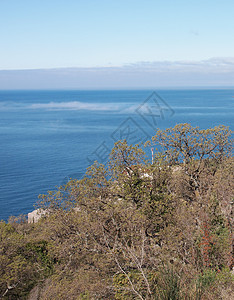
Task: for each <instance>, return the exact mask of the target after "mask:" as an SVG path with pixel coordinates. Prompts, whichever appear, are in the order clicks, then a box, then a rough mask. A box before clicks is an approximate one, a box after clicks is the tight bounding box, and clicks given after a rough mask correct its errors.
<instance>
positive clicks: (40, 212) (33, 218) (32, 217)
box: [28, 208, 47, 223]
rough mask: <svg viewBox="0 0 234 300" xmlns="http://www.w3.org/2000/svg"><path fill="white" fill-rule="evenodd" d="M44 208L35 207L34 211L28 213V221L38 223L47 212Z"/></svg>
mask: <svg viewBox="0 0 234 300" xmlns="http://www.w3.org/2000/svg"><path fill="white" fill-rule="evenodd" d="M46 212H47V211H46V210H44V209H40V208H39V209H35V210H34V211H32V212H30V213H28V223H37V222H38V221H39V220H40V218H41V217H43V216H44V215H45V214H46Z"/></svg>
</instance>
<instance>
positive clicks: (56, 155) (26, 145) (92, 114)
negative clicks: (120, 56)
mask: <svg viewBox="0 0 234 300" xmlns="http://www.w3.org/2000/svg"><path fill="white" fill-rule="evenodd" d="M154 92H156V93H154ZM233 102H234V89H220V90H217V89H215V90H204V89H203V90H157V91H150V90H142V91H140V90H129V91H0V141H1V144H0V220H1V219H3V220H7V219H8V217H9V216H11V215H14V216H17V215H20V214H26V213H28V212H30V211H32V210H33V209H34V204H35V203H36V201H37V200H38V195H39V194H43V193H46V192H47V191H48V190H54V189H55V188H56V186H60V185H61V184H65V183H66V182H67V181H68V179H69V178H81V177H82V176H83V174H84V172H85V169H86V168H87V167H88V166H89V165H91V164H92V162H93V161H94V160H98V161H100V162H102V163H105V162H106V161H107V158H108V153H109V151H110V150H111V148H112V147H113V144H114V142H115V141H117V140H119V139H126V140H127V141H128V142H129V143H133V144H135V143H141V142H142V143H143V142H145V141H146V140H148V139H150V137H151V136H152V135H153V134H154V132H155V130H156V129H157V128H160V129H164V128H167V127H171V126H174V125H175V124H178V123H191V124H192V125H194V126H199V127H201V128H209V127H213V126H216V125H219V124H223V125H227V126H230V128H231V129H232V130H233V120H234V110H233ZM146 151H147V153H148V154H149V157H150V150H149V149H146Z"/></svg>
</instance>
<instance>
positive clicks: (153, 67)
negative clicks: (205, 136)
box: [0, 57, 234, 109]
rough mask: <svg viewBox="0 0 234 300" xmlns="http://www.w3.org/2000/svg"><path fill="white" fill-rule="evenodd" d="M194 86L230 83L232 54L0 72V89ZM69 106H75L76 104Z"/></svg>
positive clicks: (233, 65)
mask: <svg viewBox="0 0 234 300" xmlns="http://www.w3.org/2000/svg"><path fill="white" fill-rule="evenodd" d="M196 86H200V87H206V86H209V87H211V86H213V87H217V86H223V87H225V86H226V87H227V86H234V57H229V58H228V57H223V58H222V57H221V58H220V57H219V58H211V59H207V60H201V61H192V60H191V61H187V60H184V61H181V60H180V61H154V62H151V61H143V62H137V63H132V64H126V65H123V66H112V67H95V68H94V67H93V68H58V69H37V70H5V71H4V70H2V71H0V89H125V88H134V89H140V88H150V89H152V88H158V87H162V88H164V87H196ZM73 105H75V106H77V107H78V106H79V105H80V104H71V106H73ZM80 107H82V105H80ZM58 109H59V107H58ZM68 109H69V108H68ZM81 109H82V108H81ZM90 109H91V106H90ZM94 109H95V108H94Z"/></svg>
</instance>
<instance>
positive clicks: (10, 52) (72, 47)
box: [0, 0, 234, 88]
mask: <svg viewBox="0 0 234 300" xmlns="http://www.w3.org/2000/svg"><path fill="white" fill-rule="evenodd" d="M233 15H234V1H233V0H223V1H220V0H213V1H211V0H206V1H204V0H203V1H201V0H197V1H192V0H191V1H189V0H186V1H185V0H164V1H162V0H144V1H143V0H134V1H133V0H118V1H117V0H116V1H114V0H82V1H81V0H76V1H75V0H66V1H64V0H40V1H38V0H33V1H32V0H20V1H19V0H0V70H25V69H50V68H96V67H102V68H103V67H104V68H106V70H110V69H108V67H112V68H113V67H123V66H124V67H125V66H128V65H132V64H134V65H135V67H137V66H139V67H142V63H145V62H147V64H151V63H152V64H153V65H154V66H155V62H156V64H159V63H160V62H162V63H163V64H165V62H167V65H164V66H165V68H166V67H168V64H170V65H171V66H173V65H174V64H175V63H177V62H179V64H180V65H181V62H188V63H190V65H193V64H196V65H197V64H199V63H201V62H202V63H203V64H204V61H209V60H210V59H213V61H214V59H216V58H218V59H219V62H220V60H222V59H224V60H225V62H226V64H227V61H230V62H231V63H230V66H231V67H232V71H233V70H234V69H233V57H234V38H233V37H234V18H233ZM157 66H158V65H157ZM219 67H220V72H221V73H222V72H223V69H222V65H221V64H220V65H219ZM139 70H140V69H139ZM165 70H166V69H165ZM216 71H217V70H216ZM2 74H3V73H2ZM4 74H5V73H4ZM231 74H232V75H233V72H231ZM2 76H3V75H2ZM230 80H232V79H231V78H230ZM143 85H144V84H143ZM0 88H2V87H1V83H0Z"/></svg>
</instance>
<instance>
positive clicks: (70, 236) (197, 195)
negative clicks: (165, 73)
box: [0, 124, 234, 300]
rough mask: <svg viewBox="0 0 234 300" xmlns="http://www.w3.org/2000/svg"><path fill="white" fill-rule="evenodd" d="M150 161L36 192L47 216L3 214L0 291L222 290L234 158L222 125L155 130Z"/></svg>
mask: <svg viewBox="0 0 234 300" xmlns="http://www.w3.org/2000/svg"><path fill="white" fill-rule="evenodd" d="M150 143H151V144H152V143H159V144H160V145H161V146H162V147H161V151H158V152H157V153H156V154H155V157H154V162H153V164H151V163H150V162H149V161H147V159H146V155H145V152H144V151H143V149H142V148H141V147H140V146H139V145H128V144H127V142H126V141H119V142H117V143H116V144H115V146H114V148H113V149H112V152H111V153H110V160H109V163H108V165H106V166H105V165H103V164H99V163H98V162H95V163H94V164H93V165H92V166H91V167H89V168H88V169H87V172H86V174H85V176H84V177H83V178H82V179H81V180H71V181H69V182H68V183H67V184H66V186H62V187H59V188H58V190H57V191H50V192H48V194H47V195H41V196H40V202H39V207H40V208H42V209H44V210H46V212H47V213H46V215H45V216H44V217H43V218H41V219H40V220H39V222H38V223H35V224H27V222H26V221H25V220H24V219H23V218H19V219H16V218H11V219H10V220H9V223H5V222H1V223H0V241H1V244H0V299H26V298H28V299H159V300H161V299H224V295H229V294H230V293H232V291H233V276H232V275H231V273H230V270H231V269H232V267H233V260H232V257H233V249H232V242H233V241H232V235H231V233H232V231H231V228H232V225H233V218H232V204H231V203H232V201H233V194H232V191H233V182H234V181H233V158H232V156H231V152H230V132H229V131H228V129H227V128H226V127H224V126H219V127H215V128H212V129H207V130H200V129H199V128H198V127H195V128H194V127H192V126H191V125H189V124H179V125H177V126H175V127H174V128H169V129H167V130H165V131H158V132H157V133H156V135H155V136H154V137H153V138H152V141H151V142H148V143H147V145H148V144H150Z"/></svg>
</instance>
